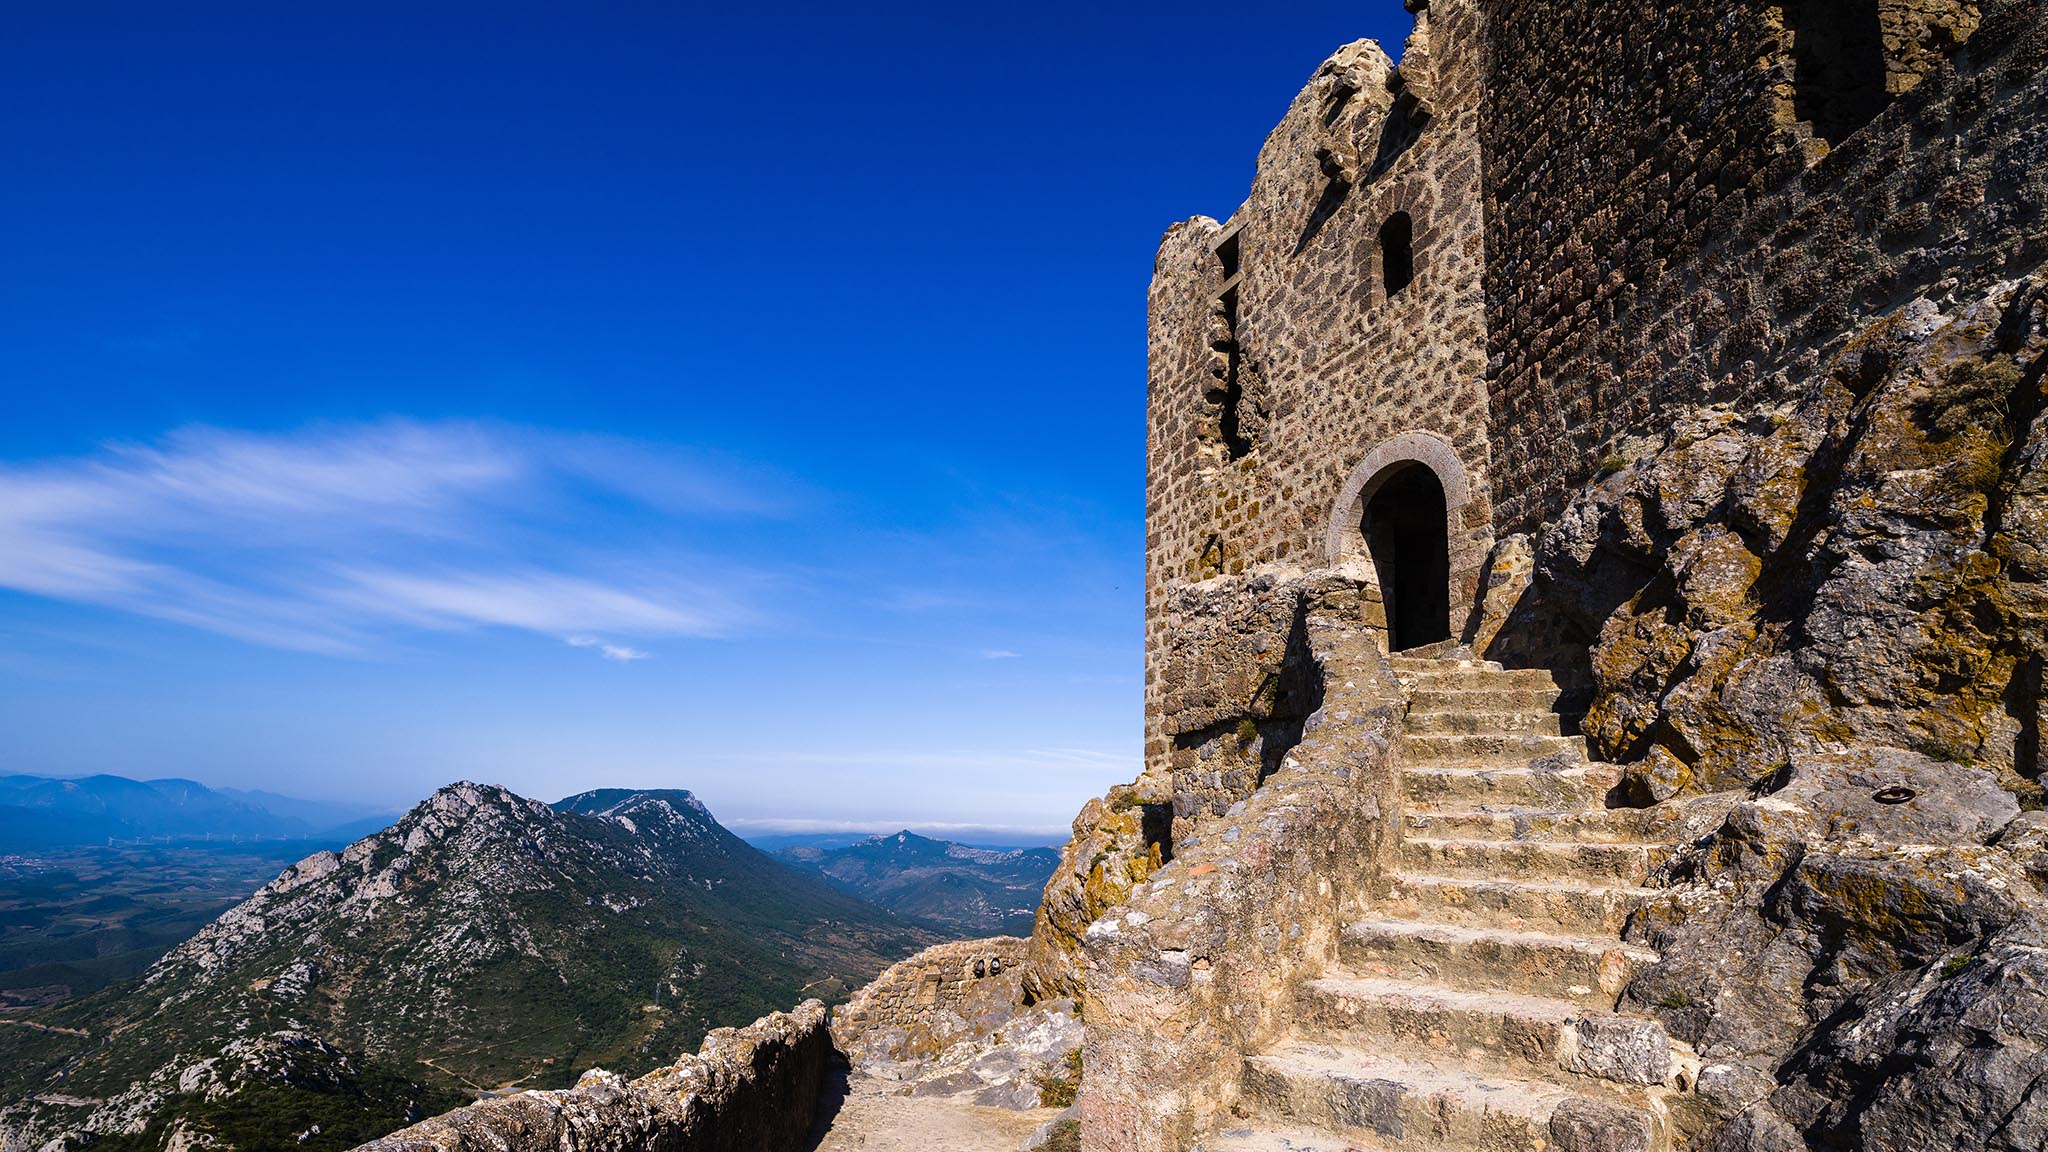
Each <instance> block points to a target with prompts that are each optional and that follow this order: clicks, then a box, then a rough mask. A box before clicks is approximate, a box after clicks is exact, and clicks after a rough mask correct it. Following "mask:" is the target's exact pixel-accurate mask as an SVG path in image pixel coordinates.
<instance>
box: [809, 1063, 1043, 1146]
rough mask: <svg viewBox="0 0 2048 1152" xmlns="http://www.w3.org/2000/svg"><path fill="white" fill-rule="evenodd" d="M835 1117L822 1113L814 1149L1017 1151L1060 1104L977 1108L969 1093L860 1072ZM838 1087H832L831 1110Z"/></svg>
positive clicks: (834, 1114)
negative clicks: (903, 1090) (925, 1092)
mask: <svg viewBox="0 0 2048 1152" xmlns="http://www.w3.org/2000/svg"><path fill="white" fill-rule="evenodd" d="M844 1087H845V1091H846V1096H845V1098H844V1099H842V1100H840V1101H839V1103H838V1110H837V1111H836V1112H832V1113H831V1115H830V1117H829V1119H828V1118H824V1117H821V1118H820V1128H821V1131H820V1132H818V1133H816V1134H814V1136H813V1139H814V1140H816V1143H814V1144H812V1145H811V1149H812V1152H1017V1149H1018V1147H1019V1146H1020V1145H1022V1144H1023V1143H1024V1138H1025V1137H1026V1136H1029V1135H1031V1132H1032V1130H1033V1129H1035V1128H1037V1127H1038V1126H1039V1125H1040V1124H1043V1123H1045V1122H1046V1121H1047V1120H1050V1119H1052V1118H1053V1117H1054V1116H1056V1115H1058V1114H1059V1111H1058V1109H1055V1108H1039V1109H1036V1110H1034V1111H1031V1112H1012V1111H1009V1110H1008V1109H1004V1108H977V1107H975V1106H974V1105H972V1104H969V1103H968V1102H967V1101H966V1100H965V1099H963V1098H957V1097H949V1096H897V1095H893V1093H894V1092H895V1091H896V1090H897V1089H898V1088H899V1087H900V1085H896V1084H892V1083H890V1082H888V1081H885V1080H874V1079H870V1078H868V1077H857V1078H855V1079H853V1080H852V1081H851V1082H849V1083H847V1084H846V1085H845V1086H844ZM832 1095H833V1093H832V1092H831V1091H830V1090H828V1091H827V1093H826V1096H827V1100H828V1103H827V1105H826V1111H828V1112H831V1108H832V1105H831V1104H830V1103H829V1100H830V1099H831V1097H832Z"/></svg>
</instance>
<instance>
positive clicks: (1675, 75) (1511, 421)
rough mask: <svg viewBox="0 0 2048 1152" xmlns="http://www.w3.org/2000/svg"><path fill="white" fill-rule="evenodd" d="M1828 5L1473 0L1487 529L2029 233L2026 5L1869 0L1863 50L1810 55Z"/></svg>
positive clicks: (1794, 384) (2033, 148) (1827, 28)
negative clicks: (1831, 130) (1859, 111)
mask: <svg viewBox="0 0 2048 1152" xmlns="http://www.w3.org/2000/svg"><path fill="white" fill-rule="evenodd" d="M1824 7H1826V6H1823V5H1818V4H1814V3H1812V2H1811V0H1790V2H1788V3H1785V4H1781V5H1772V4H1722V3H1708V2H1706V0H1685V2H1681V3H1667V2H1663V0H1657V2H1651V0H1629V2H1626V3H1614V2H1613V0H1502V2H1500V3H1496V4H1492V5H1489V16H1490V20H1489V24H1488V36H1489V38H1490V50H1489V52H1488V54H1487V55H1488V59H1489V61H1490V64H1489V74H1488V77H1487V81H1486V84H1485V99H1484V115H1483V116H1482V118H1481V123H1482V125H1483V127H1482V137H1483V139H1484V142H1485V154H1486V177H1485V187H1486V192H1487V195H1486V200H1487V203H1486V237H1487V240H1486V260H1485V275H1486V295H1487V326H1488V331H1489V354H1490V356H1491V358H1492V365H1493V366H1492V370H1491V372H1490V374H1489V391H1490V395H1491V416H1492V426H1491V434H1490V442H1491V447H1492V454H1493V455H1492V467H1493V472H1494V478H1495V488H1496V490H1497V491H1498V492H1500V493H1502V494H1503V495H1502V496H1501V497H1500V498H1499V500H1498V509H1497V514H1496V517H1495V529H1496V531H1497V533H1499V534H1501V535H1506V534H1509V533H1511V532H1520V531H1531V530H1533V529H1534V528H1536V527H1537V526H1539V525H1540V524H1541V523H1542V522H1543V521H1545V520H1546V519H1548V518H1550V517H1553V516H1555V515H1556V514H1557V513H1558V512H1559V511H1560V510H1561V509H1562V508H1563V506H1564V503H1565V501H1566V500H1567V499H1568V497H1569V496H1570V494H1571V493H1573V492H1575V491H1577V490H1578V489H1579V488H1580V487H1581V486H1582V485H1584V484H1586V483H1587V482H1588V481H1590V480H1592V479H1594V478H1596V477H1597V476H1599V475H1601V474H1604V473H1606V472H1611V471H1612V470H1613V469H1614V468H1616V467H1618V466H1620V465H1621V464H1624V463H1626V462H1627V461H1628V460H1631V459H1634V458H1637V457H1639V456H1640V455H1641V454H1642V451H1643V444H1642V440H1643V439H1644V438H1645V437H1656V436H1660V435H1661V433H1662V431H1663V429H1664V428H1666V427H1668V426H1669V425H1670V423H1671V422H1672V420H1673V418H1674V417H1675V416H1676V415H1677V414H1679V413H1681V412H1683V411H1685V410H1688V409H1691V408H1695V407H1698V406H1700V405H1703V404H1708V403H1716V402H1730V403H1737V404H1758V403H1768V402H1774V401H1776V400H1779V399H1783V398H1785V397H1787V396H1789V395H1792V394H1795V393H1796V392H1797V391H1798V389H1799V388H1800V387H1801V384H1802V381H1803V379H1804V378H1805V376H1806V374H1807V373H1809V372H1810V371H1811V369H1812V367H1813V366H1814V365H1815V364H1816V363H1817V362H1818V360H1819V358H1820V357H1821V356H1823V355H1824V354H1825V352H1826V351H1827V350H1828V349H1829V348H1830V347H1831V346H1839V344H1840V343H1841V341H1842V340H1843V339H1845V334H1846V333H1847V332H1849V331H1850V330H1852V329H1853V328H1854V327H1855V326H1856V324H1857V323H1858V322H1859V320H1861V319H1863V318H1867V317H1870V316H1875V315H1879V314H1882V313H1884V312H1888V311H1890V310H1893V309H1895V308H1897V307H1899V306H1901V305H1903V304H1904V303H1905V302H1906V301H1908V300H1911V299H1912V298H1914V297H1915V296H1917V295H1921V294H1924V293H1927V292H1930V291H1937V290H1938V291H1949V290H1951V289H1952V288H1959V289H1960V290H1961V291H1963V292H1965V293H1968V292H1973V291H1976V290H1981V289H1982V288H1983V287H1985V286H1986V285H1987V284H1989V283H1991V282H1992V281H1995V280H1997V279H2000V278H2004V277H2009V276H2011V275H2012V274H2013V272H2014V271H2015V270H2016V269H2018V268H2024V267H2026V266H2027V265H2028V264H2030V263H2032V262H2035V261H2038V260H2039V258H2040V255H2041V252H2042V251H2043V249H2044V248H2048V235H2044V234H2043V232H2042V231H2041V229H2042V217H2041V213H2042V207H2043V202H2044V197H2043V186H2042V177H2041V175H2040V168H2039V165H2038V163H2033V164H2030V163H2029V157H2031V156H2033V155H2034V153H2035V152H2037V151H2038V148H2039V143H2038V137H2039V134H2040V123H2041V121H2040V118H2039V115H2038V112H2035V113H2033V114H2025V113H2023V112H2022V108H2023V107H2024V106H2025V105H2027V104H2028V103H2029V102H2030V100H2031V99H2036V98H2038V94H2039V91H2040V76H2041V74H2042V71H2043V61H2042V47H2041V43H2040V34H2039V31H2038V20H2039V14H2040V7H2039V5H2038V4H2035V3H2030V2H2026V0H2017V2H2007V3H2002V4H1995V5H1985V6H1984V8H1985V11H1984V12H1983V13H1982V16H1981V19H1982V26H1981V27H1979V19H1980V13H1979V8H1978V5H1976V4H1974V3H1963V2H1958V0H1886V2H1885V3H1881V4H1874V5H1873V6H1872V15H1873V17H1874V19H1875V21H1876V23H1877V24H1881V26H1882V32H1881V35H1879V34H1878V33H1876V32H1873V35H1874V36H1878V38H1879V40H1880V41H1881V43H1880V44H1876V45H1874V46H1873V48H1872V51H1873V52H1876V51H1881V52H1882V54H1883V59H1882V60H1875V59H1873V60H1868V61H1865V60H1860V59H1859V60H1854V61H1837V62H1834V63H1833V64H1832V65H1831V66H1830V67H1823V66H1822V63H1821V62H1817V61H1815V60H1814V59H1811V58H1809V53H1808V52H1807V51H1806V50H1805V48H1803V47H1802V46H1805V47H1806V48H1810V47H1811V46H1812V45H1815V44H1820V43H1823V42H1825V40H1826V38H1828V37H1833V36H1835V35H1837V34H1838V32H1839V29H1836V28H1834V27H1833V26H1832V25H1830V24H1829V23H1828V22H1827V18H1826V16H1825V14H1824V13H1821V12H1820V11H1819V10H1820V9H1822V8H1824ZM1835 7H1837V8H1840V7H1841V6H1835ZM1959 44H1960V45H1961V47H1957V46H1958V45H1959ZM1880 71H1881V72H1882V77H1881V78H1882V86H1883V89H1884V90H1883V91H1881V92H1879V93H1878V94H1877V96H1876V101H1877V103H1875V104H1873V105H1871V108H1872V109H1873V110H1875V109H1881V111H1880V112H1878V113H1877V114H1876V115H1875V118H1874V119H1872V120H1871V121H1870V122H1869V123H1868V124H1867V125H1866V126H1864V127H1862V128H1861V129H1860V130H1859V131H1857V132H1855V133H1854V134H1853V135H1847V136H1841V137H1839V138H1837V139H1833V140H1830V139H1828V138H1827V135H1828V133H1827V131H1826V129H1827V126H1826V124H1825V123H1817V122H1816V120H1815V119H1814V117H1816V116H1820V115H1823V114H1824V113H1823V112H1817V111H1816V110H1815V108H1814V107H1813V106H1812V101H1813V99H1814V98H1815V94H1816V92H1817V91H1818V93H1819V95H1820V96H1821V97H1823V98H1826V97H1828V96H1829V95H1830V90H1831V86H1833V87H1839V85H1840V84H1841V83H1843V82H1844V78H1845V77H1846V78H1848V79H1849V80H1856V79H1858V78H1867V79H1869V80H1872V81H1875V80H1877V79H1878V78H1879V72H1880ZM1916 85H1917V86H1916ZM1902 93H1903V94H1902ZM1894 96H1896V97H1897V99H1895V100H1893V99H1892V97H1894ZM1887 102H1888V103H1887ZM1823 107H1825V106H1823ZM1802 116H1804V117H1808V118H1806V119H1801V117H1802ZM1855 119H1861V116H1860V115H1859V116H1858V117H1856V118H1855Z"/></svg>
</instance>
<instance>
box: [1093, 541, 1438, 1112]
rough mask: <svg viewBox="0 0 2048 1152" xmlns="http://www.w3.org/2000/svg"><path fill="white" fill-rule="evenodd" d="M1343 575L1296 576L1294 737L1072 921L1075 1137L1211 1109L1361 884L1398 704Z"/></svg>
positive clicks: (1220, 1104) (1384, 845)
mask: <svg viewBox="0 0 2048 1152" xmlns="http://www.w3.org/2000/svg"><path fill="white" fill-rule="evenodd" d="M1347 583H1348V582H1347V581H1346V580H1345V579H1344V578H1343V577H1342V575H1341V574H1327V578H1325V579H1323V580H1321V581H1319V582H1314V581H1312V582H1311V586H1310V587H1308V588H1307V589H1306V590H1305V591H1304V592H1302V593H1301V594H1302V595H1303V596H1304V597H1305V612H1304V614H1303V626H1304V628H1305V629H1306V632H1307V636H1306V640H1307V643H1308V645H1309V646H1310V648H1311V649H1312V651H1313V654H1314V659H1315V662H1316V666H1317V668H1318V669H1319V670H1320V672H1321V674H1322V681H1323V698H1322V701H1321V706H1320V707H1319V708H1318V709H1317V711H1316V712H1315V713H1314V714H1313V715H1311V716H1310V717H1308V718H1307V721H1306V722H1305V723H1304V725H1303V732H1302V739H1301V742H1300V743H1299V744H1297V745H1294V746H1293V747H1291V748H1289V749H1287V751H1286V752H1285V754H1284V759H1283V760H1282V762H1281V764H1280V765H1279V766H1278V770H1277V771H1275V772H1274V773H1273V774H1272V776H1271V777H1270V778H1268V779H1266V780H1264V781H1262V782H1261V783H1260V784H1259V785H1258V786H1257V788H1256V789H1254V790H1253V791H1252V792H1251V794H1250V795H1249V796H1247V797H1245V798H1244V799H1242V800H1239V801H1237V802H1236V803H1235V804H1233V805H1232V806H1231V807H1230V808H1229V809H1228V810H1227V811H1226V812H1225V813H1224V814H1222V815H1221V816H1213V817H1209V818H1207V819H1202V820H1199V821H1196V822H1194V823H1193V824H1192V825H1191V826H1190V829H1189V832H1190V833H1191V834H1186V835H1184V834H1182V833H1181V830H1180V822H1178V821H1176V828H1175V833H1176V841H1175V843H1174V855H1173V860H1172V861H1171V862H1170V863H1168V864H1167V865H1166V866H1165V867H1163V868H1161V869H1160V870H1159V871H1157V872H1155V873H1153V874H1152V876H1151V877H1150V879H1149V880H1148V881H1146V882H1145V883H1141V884H1139V885H1137V886H1136V887H1135V888H1133V889H1132V891H1131V894H1130V896H1129V898H1128V899H1127V900H1126V901H1125V902H1124V903H1123V905H1121V906H1120V907H1117V908H1114V909H1111V910H1110V912H1109V913H1108V914H1107V915H1105V916H1103V917H1102V918H1101V919H1099V920H1097V921H1096V922H1095V923H1094V924H1093V925H1092V926H1090V928H1089V929H1088V934H1087V941H1086V957H1087V993H1086V999H1085V1004H1084V1007H1085V1013H1084V1016H1085V1019H1086V1020H1087V1024H1088V1027H1087V1039H1086V1042H1085V1045H1084V1050H1085V1054H1086V1059H1085V1062H1084V1063H1085V1071H1084V1074H1083V1077H1082V1082H1081V1096H1080V1113H1081V1129H1082V1133H1083V1136H1082V1146H1083V1147H1084V1148H1085V1149H1087V1150H1088V1152H1174V1150H1176V1149H1180V1148H1184V1147H1186V1146H1188V1144H1189V1143H1190V1142H1191V1141H1192V1140H1193V1139H1195V1138H1197V1137H1199V1136H1200V1135H1201V1134H1202V1133H1203V1132H1204V1131H1206V1130H1207V1129H1209V1128H1211V1127H1213V1125H1214V1124H1215V1123H1216V1122H1217V1120H1218V1118H1219V1117H1221V1116H1224V1115H1226V1114H1227V1113H1228V1112H1229V1110H1230V1108H1231V1106H1232V1105H1233V1104H1235V1103H1236V1101H1237V1096H1238V1088H1239V1084H1238V1080H1239V1071H1240V1069H1241V1067H1242V1062H1243V1057H1244V1056H1245V1055H1246V1054H1247V1053H1251V1052H1255V1051H1258V1050H1259V1049H1260V1048H1261V1047H1262V1046H1263V1045H1265V1044H1266V1043H1268V1042H1270V1041H1271V1040H1272V1039H1273V1038H1274V1037H1276V1036H1279V1035H1281V1034H1283V1033H1285V1032H1286V1031H1287V1029H1288V1027H1289V1025H1290V1024H1291V1020H1290V1013H1291V1006H1292V1000H1291V997H1290V995H1289V992H1290V990H1291V989H1292V988H1293V987H1294V985H1295V984H1297V983H1298V982H1299V981H1301V980H1303V979H1306V978H1310V977H1313V976H1316V975H1320V974H1321V972H1322V971H1323V970H1324V968H1325V967H1326V965H1328V964H1329V963H1330V962H1331V961H1332V960H1334V958H1335V955H1336V948H1337V941H1338V938H1339V933H1340V929H1341V927H1342V925H1343V923H1344V922H1345V920H1346V919H1347V918H1349V917H1355V916H1357V915H1359V914H1361V913H1362V912H1364V911H1366V907H1367V906H1366V905H1365V904H1364V903H1362V901H1364V900H1367V899H1369V896H1368V895H1367V894H1369V893H1371V892H1373V891H1375V890H1376V889H1377V888H1378V885H1379V878H1380V876H1381V875H1382V874H1383V872H1384V869H1385V867H1386V864H1387V854H1388V852H1389V851H1390V849H1391V846H1392V844H1393V839H1392V837H1390V836H1389V834H1388V830H1389V827H1390V825H1391V823H1392V821H1393V820H1394V819H1395V817H1396V815H1397V813H1398V810H1399V800H1398V797H1397V795H1396V776H1395V770H1394V764H1393V745H1394V739H1395V735H1396V731H1397V728H1398V725H1399V724H1400V721H1401V718H1402V716H1403V715H1404V714H1405V713H1406V710H1407V704H1406V700H1405V697H1404V696H1403V695H1402V693H1401V690H1400V686H1399V684H1398V683H1397V682H1396V681H1395V679H1394V676H1393V672H1392V670H1391V669H1390V668H1389V667H1388V665H1387V663H1386V662H1385V660H1384V659H1383V657H1382V656H1381V653H1380V649H1379V643H1378V637H1377V632H1376V630H1375V629H1372V628H1369V627H1366V626H1365V625H1364V624H1363V623H1361V621H1360V619H1359V615H1360V614H1359V613H1358V611H1357V601H1356V595H1355V593H1356V589H1355V588H1351V587H1348V586H1347ZM1276 591H1282V592H1284V591H1287V590H1286V589H1276ZM1289 594H1293V593H1289Z"/></svg>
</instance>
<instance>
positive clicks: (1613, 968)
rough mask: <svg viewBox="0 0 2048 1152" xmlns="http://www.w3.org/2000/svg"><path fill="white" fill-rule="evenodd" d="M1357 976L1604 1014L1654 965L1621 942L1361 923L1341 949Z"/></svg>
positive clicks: (1644, 952)
mask: <svg viewBox="0 0 2048 1152" xmlns="http://www.w3.org/2000/svg"><path fill="white" fill-rule="evenodd" d="M1339 955H1340V957H1341V959H1342V961H1343V963H1344V966H1345V967H1346V968H1349V969H1351V970H1352V971H1354V972H1357V973H1360V974H1361V975H1374V976H1395V977H1399V978H1404V979H1426V980H1433V981H1436V982H1437V983H1440V984H1444V985H1447V986H1451V987H1457V988H1466V989H1474V990H1478V989H1505V990H1509V991H1515V992H1526V993H1530V994H1534V995H1540V996H1564V997H1569V998H1571V999H1573V1000H1576V1001H1578V1002H1579V1003H1581V1004H1584V1005H1586V1006H1587V1007H1589V1008H1596V1009H1600V1010H1603V1011H1604V1010H1609V1009H1612V1008H1613V1007H1614V1004H1615V1001H1616V1000H1617V999H1618V998H1619V997H1620V995H1621V990H1622V988H1623V987H1624V986H1626V985H1627V983H1628V981H1629V979H1630V978H1631V977H1632V976H1633V975H1634V974H1635V973H1636V972H1638V971H1640V970H1641V969H1643V968H1646V967H1648V966H1649V965H1651V964H1654V963H1656V962H1657V954H1656V953H1655V952H1652V951H1650V950H1649V949H1647V948H1638V947H1635V946H1633V945H1629V944H1624V943H1622V942H1621V941H1620V940H1617V939H1614V938H1612V937H1608V938H1605V939H1598V938H1591V937H1585V936H1566V935H1561V934H1558V933H1553V932H1535V931H1529V930H1527V929H1505V928H1488V927H1481V926H1476V925H1470V924H1442V923H1431V922H1428V921H1422V920H1361V921H1357V922H1355V923H1352V924H1349V925H1346V926H1345V928H1344V933H1343V939H1342V942H1341V944H1340V946H1339Z"/></svg>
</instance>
